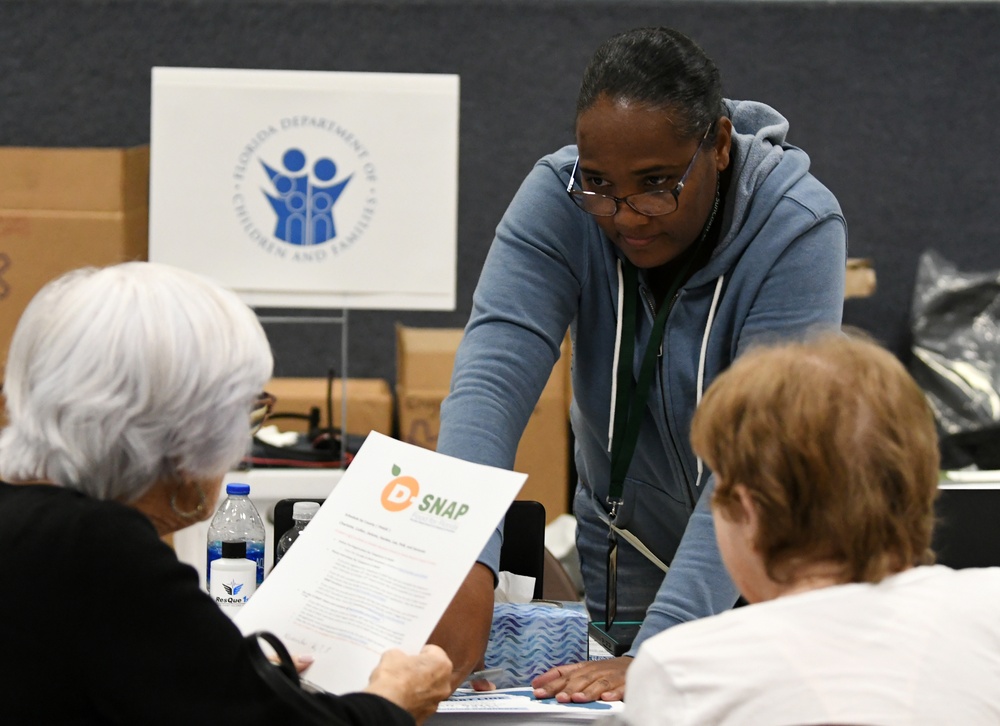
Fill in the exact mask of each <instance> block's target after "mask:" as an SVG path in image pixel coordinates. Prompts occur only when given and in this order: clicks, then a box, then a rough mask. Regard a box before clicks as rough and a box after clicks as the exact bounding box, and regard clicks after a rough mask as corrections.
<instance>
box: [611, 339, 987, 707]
mask: <svg viewBox="0 0 1000 726" xmlns="http://www.w3.org/2000/svg"><path fill="white" fill-rule="evenodd" d="M691 441H692V445H693V446H694V449H695V451H697V452H698V454H699V455H700V456H701V457H703V458H704V460H705V463H706V464H707V465H708V466H709V467H711V469H712V471H713V472H714V474H715V477H716V488H715V492H714V494H713V498H712V511H713V517H714V520H715V529H716V536H717V539H718V543H719V549H720V552H721V554H722V559H723V562H724V563H725V565H726V568H727V569H728V571H729V573H730V575H731V576H732V578H733V580H734V582H735V583H736V585H737V586H738V587H739V589H740V591H741V592H742V594H743V596H744V597H745V598H746V599H747V601H749V602H750V603H752V604H751V605H750V606H749V607H744V608H738V609H736V610H733V611H730V612H728V613H724V614H721V615H718V616H716V617H712V618H707V619H704V620H701V621H698V622H694V623H689V624H685V625H682V626H679V627H676V628H672V629H671V630H669V631H667V632H665V633H663V634H661V635H659V636H656V637H654V638H652V639H650V640H649V641H647V642H646V643H644V644H643V646H642V647H641V649H640V651H639V655H638V657H637V658H636V660H635V662H634V663H633V665H632V667H631V668H630V669H629V673H628V684H627V689H628V694H629V697H628V703H627V709H626V715H625V720H626V721H627V723H629V724H631V725H632V726H638V725H639V724H654V723H655V724H661V723H669V724H672V725H674V726H677V725H682V724H747V723H754V724H757V723H760V724H764V723H766V724H821V723H824V724H825V723H850V724H897V723H898V724H903V723H906V724H912V723H928V724H932V723H933V724H937V723H962V724H987V723H989V724H995V723H1000V688H997V684H998V683H1000V618H998V617H997V613H996V603H997V602H998V601H1000V568H988V569H966V570H952V569H949V568H947V567H943V566H935V565H931V563H932V562H933V553H932V552H931V550H930V544H931V535H932V531H933V525H934V499H935V496H936V494H937V483H938V476H939V473H938V442H937V436H936V431H935V427H934V421H933V417H932V413H931V410H930V408H929V407H928V405H927V403H926V401H925V398H924V395H923V393H922V391H921V390H920V388H919V387H918V386H917V384H916V383H915V382H914V381H913V379H912V378H910V376H909V374H908V373H907V372H906V370H905V369H904V368H903V366H902V365H901V364H900V362H899V361H898V360H896V358H894V357H893V356H892V355H891V354H890V353H888V352H887V351H885V350H884V349H882V348H880V347H879V346H878V345H876V344H875V343H873V342H870V341H868V340H864V339H860V338H849V337H843V336H837V335H828V336H826V337H821V338H817V339H815V340H813V341H810V342H805V343H787V344H783V345H780V346H776V347H770V348H760V349H757V350H755V351H751V352H749V353H747V354H745V355H744V356H743V357H742V358H740V360H738V361H736V363H734V364H733V366H732V367H731V368H730V369H729V370H728V371H727V372H725V373H723V374H722V375H721V376H720V377H719V378H718V379H717V380H716V381H715V383H713V384H712V386H711V387H710V388H709V390H708V391H707V392H706V394H705V397H704V399H703V400H702V402H701V405H700V407H699V408H698V410H697V412H696V414H695V417H694V420H693V423H692V432H691Z"/></svg>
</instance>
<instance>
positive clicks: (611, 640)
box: [587, 620, 642, 657]
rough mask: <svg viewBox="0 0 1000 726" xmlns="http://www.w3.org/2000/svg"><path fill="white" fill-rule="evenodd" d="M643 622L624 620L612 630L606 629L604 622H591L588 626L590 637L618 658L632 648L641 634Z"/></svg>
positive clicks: (613, 626) (615, 623) (612, 626)
mask: <svg viewBox="0 0 1000 726" xmlns="http://www.w3.org/2000/svg"><path fill="white" fill-rule="evenodd" d="M641 627H642V622H641V621H637V620H623V621H621V622H614V623H612V624H611V628H610V629H609V628H606V627H605V625H604V621H603V620H591V621H590V624H589V625H588V626H587V632H588V633H589V634H590V637H591V638H593V639H594V640H596V641H597V642H598V643H600V644H601V646H602V647H603V648H604V649H605V650H606V651H608V652H609V653H611V655H613V656H615V657H618V656H620V655H625V654H626V653H627V652H628V651H629V648H631V647H632V643H633V641H635V636H636V635H638V634H639V628H641Z"/></svg>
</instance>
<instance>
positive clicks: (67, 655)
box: [0, 483, 414, 726]
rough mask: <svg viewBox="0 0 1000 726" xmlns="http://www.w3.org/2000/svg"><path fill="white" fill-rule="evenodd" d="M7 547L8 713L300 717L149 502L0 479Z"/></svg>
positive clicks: (359, 716) (369, 716) (397, 717)
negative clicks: (131, 503)
mask: <svg viewBox="0 0 1000 726" xmlns="http://www.w3.org/2000/svg"><path fill="white" fill-rule="evenodd" d="M0 553H2V560H0V561H2V563H3V566H2V576H0V583H2V584H0V644H2V647H0V653H2V662H3V665H2V666H0V704H3V705H2V707H0V708H2V711H3V713H4V717H3V721H4V722H5V723H9V724H49V723H60V724H129V725H132V724H170V725H171V726H176V724H211V725H212V726H216V725H217V724H219V723H232V724H240V725H241V726H252V725H256V724H280V725H281V726H285V725H292V724H296V723H300V721H299V720H297V719H296V718H295V715H294V713H293V712H292V711H291V710H290V708H289V706H288V705H286V704H285V703H284V702H282V701H281V700H280V699H279V698H278V697H277V696H276V695H275V694H274V693H273V692H272V691H270V690H269V688H268V686H267V685H266V683H265V682H264V681H262V680H261V679H260V678H259V676H258V675H257V674H256V673H255V672H254V670H253V666H252V664H251V662H250V660H249V657H248V655H247V651H246V648H245V645H244V640H243V636H242V634H241V633H240V631H239V629H238V628H237V627H236V625H235V624H234V623H233V622H232V621H231V620H230V619H229V617H227V616H226V615H225V614H224V613H223V612H222V611H221V610H220V609H219V608H218V606H217V605H216V604H215V603H214V602H213V601H212V600H211V598H209V596H208V595H207V594H205V593H204V592H203V591H202V590H201V589H200V588H199V583H198V575H197V572H196V571H195V570H194V568H192V567H190V566H188V565H185V564H183V563H181V562H179V561H178V559H177V557H176V555H175V554H174V551H173V550H172V549H171V548H170V547H169V546H167V545H166V544H165V543H164V542H163V541H162V540H160V538H159V537H158V536H157V533H156V530H155V528H154V527H153V525H152V523H151V522H150V521H149V520H148V519H147V518H146V517H145V516H144V515H142V514H141V513H140V512H138V511H136V510H134V509H131V508H129V507H126V506H124V505H121V504H118V503H115V502H105V501H98V500H94V499H91V498H90V497H87V496H85V495H83V494H80V493H79V492H76V491H73V490H69V489H65V488H62V487H57V486H47V485H17V486H12V485H9V484H3V483H0ZM314 698H316V699H317V701H318V702H320V703H321V704H322V705H323V707H324V708H325V709H326V710H327V711H328V712H329V714H330V723H331V724H336V723H346V724H351V725H354V724H379V725H380V726H381V725H382V724H385V725H387V726H394V725H396V724H399V725H401V726H402V725H403V724H408V725H410V726H412V724H413V723H414V721H413V718H412V717H411V716H410V715H409V714H408V713H407V712H406V711H404V710H403V709H401V708H399V707H398V706H396V705H395V704H393V703H391V702H389V701H387V700H386V699H384V698H381V697H379V696H375V695H372V694H366V693H352V694H346V695H344V696H332V695H328V694H324V695H317V696H314ZM338 719H339V721H338Z"/></svg>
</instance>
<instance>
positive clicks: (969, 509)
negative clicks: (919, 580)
mask: <svg viewBox="0 0 1000 726" xmlns="http://www.w3.org/2000/svg"><path fill="white" fill-rule="evenodd" d="M934 512H935V515H936V517H937V522H936V523H935V526H934V540H933V543H932V545H931V546H932V547H933V549H934V552H935V553H936V554H937V561H938V562H939V563H940V564H942V565H947V566H948V567H953V568H955V569H960V568H963V567H998V566H1000V528H998V527H997V513H998V512H1000V482H994V483H985V482H984V483H969V484H961V483H942V484H941V485H940V487H939V489H938V498H937V501H936V502H935V503H934Z"/></svg>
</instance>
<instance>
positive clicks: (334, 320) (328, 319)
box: [257, 308, 347, 470]
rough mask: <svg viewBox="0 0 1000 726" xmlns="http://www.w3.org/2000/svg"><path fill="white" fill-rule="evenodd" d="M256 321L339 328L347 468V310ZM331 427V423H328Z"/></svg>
mask: <svg viewBox="0 0 1000 726" xmlns="http://www.w3.org/2000/svg"><path fill="white" fill-rule="evenodd" d="M257 319H258V320H260V322H261V323H262V324H263V323H278V324H281V325H285V324H290V323H330V324H332V325H339V326H340V433H341V449H342V450H341V457H340V468H341V470H343V469H345V468H347V464H346V463H345V462H346V457H345V456H344V455H343V454H344V453H345V452H346V446H347V308H343V309H341V311H340V315H339V316H319V315H316V316H311V315H276V316H272V315H258V316H257ZM330 426H333V421H331V422H330Z"/></svg>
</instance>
